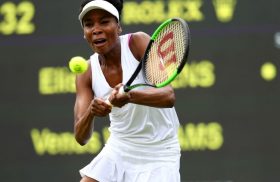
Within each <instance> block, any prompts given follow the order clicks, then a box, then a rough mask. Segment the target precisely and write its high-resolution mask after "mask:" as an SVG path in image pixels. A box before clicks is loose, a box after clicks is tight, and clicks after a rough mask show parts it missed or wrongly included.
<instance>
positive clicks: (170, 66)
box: [142, 18, 191, 88]
mask: <svg viewBox="0 0 280 182" xmlns="http://www.w3.org/2000/svg"><path fill="white" fill-rule="evenodd" d="M190 43H191V39H190V30H189V26H188V24H187V22H186V21H184V20H183V19H181V18H170V19H168V20H166V21H165V22H163V23H162V24H161V25H160V26H159V27H158V28H157V30H156V31H155V32H154V33H153V35H152V37H151V41H150V43H149V44H148V46H147V49H146V52H145V55H144V58H143V60H142V70H143V72H144V79H145V82H146V84H147V85H150V86H153V87H157V88H160V87H164V86H166V85H168V84H169V83H171V82H172V81H173V80H174V79H175V78H176V76H177V75H178V74H179V73H180V72H181V71H182V69H183V68H184V65H185V64H186V62H187V60H188V59H187V58H188V55H189V49H190Z"/></svg>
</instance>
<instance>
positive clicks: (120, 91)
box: [105, 86, 126, 107]
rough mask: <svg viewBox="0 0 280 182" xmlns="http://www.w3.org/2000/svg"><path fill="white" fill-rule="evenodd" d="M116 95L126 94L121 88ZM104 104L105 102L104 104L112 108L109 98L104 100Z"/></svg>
mask: <svg viewBox="0 0 280 182" xmlns="http://www.w3.org/2000/svg"><path fill="white" fill-rule="evenodd" d="M118 94H126V93H125V91H124V87H123V86H121V87H120V89H119V92H118ZM105 102H106V104H108V105H110V106H111V107H113V104H112V103H111V102H110V101H109V97H108V98H107V99H106V101H105Z"/></svg>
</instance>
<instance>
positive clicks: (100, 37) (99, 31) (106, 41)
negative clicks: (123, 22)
mask: <svg viewBox="0 0 280 182" xmlns="http://www.w3.org/2000/svg"><path fill="white" fill-rule="evenodd" d="M83 25H84V36H85V38H86V40H87V41H88V43H89V45H90V46H91V48H92V49H93V51H94V52H97V53H99V54H106V53H108V52H109V51H111V50H112V49H113V48H114V47H115V46H116V45H119V33H120V31H121V28H120V26H119V24H118V22H117V20H116V18H115V17H114V16H113V15H111V14H110V13H108V12H107V11H104V10H100V9H98V10H93V11H90V12H88V13H87V14H86V15H85V16H84V18H83Z"/></svg>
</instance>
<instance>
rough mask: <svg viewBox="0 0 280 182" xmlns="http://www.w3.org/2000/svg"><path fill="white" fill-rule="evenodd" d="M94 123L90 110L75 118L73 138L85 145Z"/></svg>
mask: <svg viewBox="0 0 280 182" xmlns="http://www.w3.org/2000/svg"><path fill="white" fill-rule="evenodd" d="M93 125H94V115H93V114H92V113H91V112H90V111H86V113H85V114H84V115H83V116H82V117H80V118H77V119H76V121H75V125H74V133H75V139H76V141H77V142H78V143H79V144H80V145H85V144H86V143H87V142H88V140H89V139H90V137H91V134H92V131H93Z"/></svg>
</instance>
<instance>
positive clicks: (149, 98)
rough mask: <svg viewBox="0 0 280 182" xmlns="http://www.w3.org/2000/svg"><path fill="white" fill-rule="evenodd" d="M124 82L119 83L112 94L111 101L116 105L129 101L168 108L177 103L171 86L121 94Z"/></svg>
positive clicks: (120, 105)
mask: <svg viewBox="0 0 280 182" xmlns="http://www.w3.org/2000/svg"><path fill="white" fill-rule="evenodd" d="M121 86H123V85H122V84H119V85H117V86H116V87H115V88H114V91H113V92H112V94H111V98H110V100H111V103H112V104H113V105H114V106H116V107H122V106H124V105H125V104H127V103H134V104H140V105H146V106H151V107H160V108H168V107H173V106H174V104H175V93H174V90H173V88H172V87H171V86H166V87H162V88H152V87H151V88H147V89H143V90H131V91H129V92H127V93H126V94H119V93H118V90H119V89H120V87H121Z"/></svg>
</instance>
